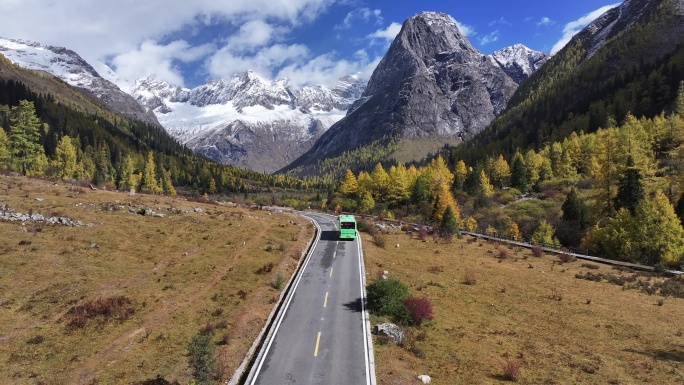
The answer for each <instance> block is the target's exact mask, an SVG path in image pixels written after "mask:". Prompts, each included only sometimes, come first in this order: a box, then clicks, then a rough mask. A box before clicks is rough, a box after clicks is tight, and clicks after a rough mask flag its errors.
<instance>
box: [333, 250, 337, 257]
mask: <svg viewBox="0 0 684 385" xmlns="http://www.w3.org/2000/svg"><path fill="white" fill-rule="evenodd" d="M335 258H337V251H335V252H334V253H333V259H335Z"/></svg>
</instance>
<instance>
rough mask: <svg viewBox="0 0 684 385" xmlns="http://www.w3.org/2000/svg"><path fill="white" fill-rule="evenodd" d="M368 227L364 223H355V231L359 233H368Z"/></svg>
mask: <svg viewBox="0 0 684 385" xmlns="http://www.w3.org/2000/svg"><path fill="white" fill-rule="evenodd" d="M369 228H370V226H368V223H367V222H366V221H358V222H356V229H357V230H358V231H359V232H368V229H369Z"/></svg>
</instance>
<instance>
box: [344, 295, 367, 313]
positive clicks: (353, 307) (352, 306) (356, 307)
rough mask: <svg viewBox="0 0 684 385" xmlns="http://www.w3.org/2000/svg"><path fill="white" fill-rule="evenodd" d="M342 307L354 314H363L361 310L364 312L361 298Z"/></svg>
mask: <svg viewBox="0 0 684 385" xmlns="http://www.w3.org/2000/svg"><path fill="white" fill-rule="evenodd" d="M342 305H343V306H344V307H345V308H346V309H347V310H349V311H352V312H354V313H361V310H363V306H361V298H357V299H355V300H353V301H351V302H347V303H343V304H342Z"/></svg>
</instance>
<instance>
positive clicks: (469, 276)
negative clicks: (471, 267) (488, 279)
mask: <svg viewBox="0 0 684 385" xmlns="http://www.w3.org/2000/svg"><path fill="white" fill-rule="evenodd" d="M463 283H465V284H466V285H471V286H472V285H474V284H476V283H477V279H475V274H473V273H466V275H465V278H464V279H463Z"/></svg>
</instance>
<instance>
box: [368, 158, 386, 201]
mask: <svg viewBox="0 0 684 385" xmlns="http://www.w3.org/2000/svg"><path fill="white" fill-rule="evenodd" d="M371 180H372V181H373V187H372V192H373V196H374V197H383V196H386V195H387V190H388V189H389V182H390V180H389V175H388V174H387V172H386V171H385V169H384V168H383V167H382V164H380V163H379V162H378V164H376V165H375V168H374V169H373V172H372V173H371Z"/></svg>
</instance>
